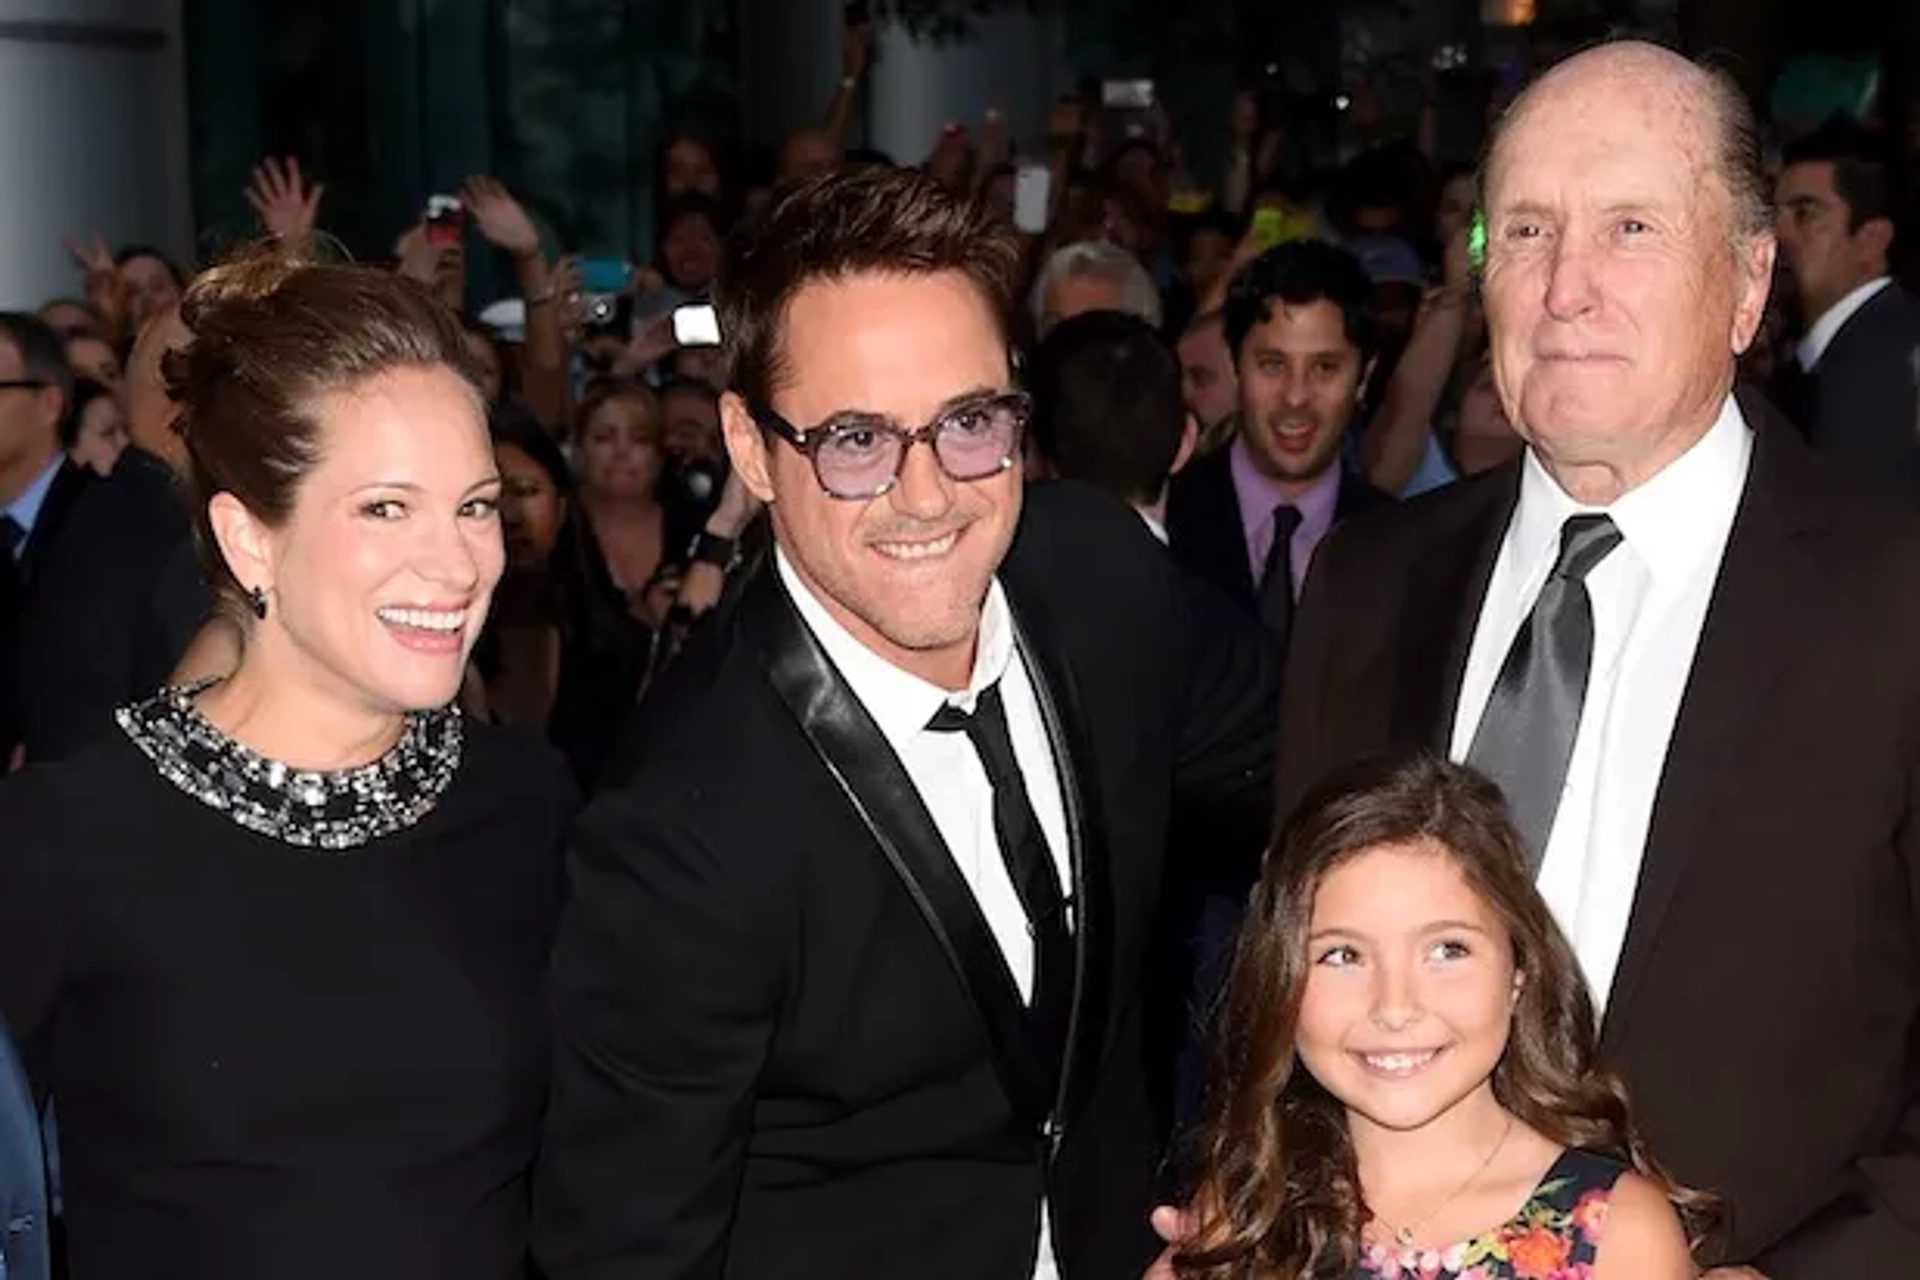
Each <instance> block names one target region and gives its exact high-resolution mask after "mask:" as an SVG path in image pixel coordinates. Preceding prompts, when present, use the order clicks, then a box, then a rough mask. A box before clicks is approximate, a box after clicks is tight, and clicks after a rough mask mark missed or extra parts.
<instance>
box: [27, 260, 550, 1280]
mask: <svg viewBox="0 0 1920 1280" xmlns="http://www.w3.org/2000/svg"><path fill="white" fill-rule="evenodd" d="M182 315H183V319H184V321H185V327H186V330H187V331H188V337H189V341H188V343H187V344H186V345H185V346H184V347H182V348H179V349H176V350H173V351H171V352H169V353H168V354H167V355H166V356H165V357H164V363H163V366H162V367H163V368H164V370H165V374H166V381H167V389H168V391H169V393H170V394H171V396H172V397H173V399H174V400H175V401H176V402H177V404H178V405H179V418H178V421H177V423H176V424H175V425H176V429H177V430H178V432H179V434H180V437H181V439H182V440H183V441H184V443H185V449H186V452H187V463H188V469H189V471H190V475H191V479H192V487H193V490H194V505H195V518H196V524H197V531H198V533H199V541H200V546H201V550H202V555H203V557H204V560H205V569H206V572H207V574H208V576H209V578H210V579H211V580H212V581H213V582H214V583H215V584H216V587H217V590H218V593H219V596H220V598H221V601H222V604H223V606H224V607H225V609H226V611H227V612H228V613H229V614H230V615H231V616H232V617H233V618H234V619H235V620H236V624H237V626H238V627H239V628H240V630H241V632H242V633H243V635H244V641H243V643H241V644H239V645H238V646H237V665H236V666H234V667H233V668H232V670H231V672H230V674H226V675H224V676H223V677H219V678H211V679H203V680H201V681H198V682H196V683H194V684H191V685H187V686H183V687H170V688H166V689H163V690H161V691H160V692H159V693H158V694H156V695H154V696H153V697H151V698H149V699H147V700H146V701H143V702H140V703H137V704H135V705H133V706H129V707H127V708H125V709H124V710H122V711H121V713H120V714H119V717H118V721H119V725H118V730H117V731H114V732H110V733H109V734H108V735H107V736H106V737H105V738H103V739H102V740H101V741H99V742H98V743H97V744H95V745H94V746H92V747H90V748H88V749H87V750H86V751H84V752H83V753H82V754H79V755H76V756H74V757H72V758H70V759H68V760H66V761H64V762H62V763H60V764H57V765H53V766H49V767H45V768H39V769H34V768H29V769H28V770H27V771H26V772H24V773H21V774H18V775H16V776H15V777H14V778H12V779H9V780H8V781H7V782H6V783H5V784H4V785H0V831H4V832H5V833H6V836H5V840H4V842H3V843H0V1018H3V1019H4V1021H5V1022H6V1023H7V1025H8V1026H9V1027H10V1028H11V1029H12V1030H13V1031H14V1033H15V1034H16V1036H17V1037H18V1040H19V1042H20V1045H21V1047H22V1050H23V1055H24V1057H25V1060H26V1063H27V1066H28V1070H29V1073H30V1075H31V1076H32V1078H33V1080H34V1082H35V1084H36V1086H37V1088H38V1090H39V1091H40V1092H41V1093H43V1094H51V1096H52V1098H53V1100H54V1102H55V1105H56V1106H57V1108H58V1111H59V1116H60V1145H61V1154H62V1158H63V1178H64V1181H63V1193H64V1198H65V1206H66V1210H65V1217H66V1223H67V1240H68V1246H69V1251H70V1262H71V1275H72V1277H73V1280H121V1278H122V1277H128V1276H140V1277H145V1278H147V1280H176V1278H177V1280H263V1278H264V1277H269V1276H270V1277H273V1278H274V1280H337V1278H338V1277H342V1276H353V1277H355V1278H356V1280H520V1277H522V1276H523V1274H524V1265H525V1264H524V1258H525V1253H526V1231H527V1214H528V1192H527V1170H528V1166H529V1163H530V1162H531V1159H532V1156H533V1151H534V1146H535V1143H536V1139H537V1135H538V1126H539V1121H540V1116H541V1113H542V1111H543V1109H544V1106H545V1101H546V1083H547V1074H548V1052H549V1050H548V1021H547V1016H546V995H545V977H546V967H547V953H548V949H549V946H550V943H551V939H552V934H553V929H554V924H555V919H556V916H557V913H558V908H559V895H560V891H561V884H562V870H561V860H560V841H561V833H562V828H563V826H564V824H565V822H566V820H567V817H568V815H569V813H570V810H571V808H572V806H573V800H574V794H575V789H574V787H573V786H572V784H571V782H570V781H569V779H568V778H567V776H566V770H565V766H564V765H563V764H562V762H561V761H560V759H559V758H558V757H557V756H556V755H555V754H554V753H553V752H551V751H549V750H547V749H546V748H545V747H543V746H541V745H539V744H538V743H537V742H534V741H532V740H530V739H527V738H525V737H523V736H521V735H514V734H507V733H504V732H501V731H498V730H495V729H493V728H492V727H490V726H487V725H483V724H475V723H470V722H469V721H468V720H466V719H465V718H464V717H463V716H462V715H461V714H460V713H459V711H458V710H457V709H456V708H455V707H453V706H452V705H451V704H452V702H453V699H454V696H455V694H456V693H457V691H458V690H459V688H460V685H461V679H462V674H463V672H464V670H465V668H466V662H467V656H468V654H469V652H470V650H471V648H472V646H473V644H474V642H475V640H476V639H477V638H478V636H479V634H480V630H481V627H482V625H483V624H484V622H485V619H486V616H487V608H488V604H489V602H490V600H491V597H492V594H493V589H494V585H495V583H496V582H497V581H498V579H499V577H500V573H501V568H502V559H503V553H502V549H501V536H500V525H499V515H498V509H497V508H498V502H499V494H500V477H499V473H498V470H497V469H496V467H495V464H494V457H493V451H492V449H491V448H490V447H489V444H488V439H487V432H486V420H485V417H484V415H483V413H482V411H481V406H480V400H479V396H478V394H477V392H476V391H475V389H474V387H473V384H472V383H471V382H470V381H469V380H468V379H467V378H466V377H465V376H464V374H463V373H462V372H461V369H462V361H463V356H464V352H463V345H462V337H461V333H460V327H459V322H458V321H457V320H456V319H455V318H454V316H453V315H452V313H451V312H449V311H447V310H446V309H444V308H443V307H441V306H440V305H439V304H438V303H437V302H436V301H434V299H433V298H432V297H431V296H430V295H429V294H428V293H427V292H426V291H425V290H424V289H423V288H421V287H420V286H418V285H416V284H414V283H412V282H410V281H407V280H404V279H402V278H400V277H397V276H396V275H394V274H393V273H391V272H387V271H381V270H376V269H372V268H366V267H349V266H316V265H310V264H308V263H307V262H305V261H303V260H302V259H301V258H300V257H299V256H297V254H296V253H295V252H293V251H291V250H285V249H272V248H269V249H264V250H258V251H255V252H253V253H251V254H249V255H247V256H245V257H243V258H241V259H239V260H237V261H236V262H234V263H232V264H230V265H228V266H225V267H222V268H218V269H216V270H213V271H210V272H208V273H206V274H205V275H203V276H201V277H200V278H199V279H198V280H197V281H196V282H195V283H194V284H193V286H192V287H191V288H190V290H189V291H188V293H187V296H186V299H185V303H184V306H183V311H182ZM103 797H106V798H107V802H106V803H102V798H103Z"/></svg>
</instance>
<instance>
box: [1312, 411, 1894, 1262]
mask: <svg viewBox="0 0 1920 1280" xmlns="http://www.w3.org/2000/svg"><path fill="white" fill-rule="evenodd" d="M1742 408H1743V410H1744V412H1745V414H1746V417H1747V421H1748V422H1749V423H1752V424H1753V425H1754V427H1755V433H1756V439H1755V445H1754V453H1753V457H1752V462H1751V466H1750V470H1749V473H1748V477H1747V481H1746V485H1745V488H1744V490H1743V492H1742V494H1741V498H1740V505H1739V508H1738V512H1737V515H1736V516H1735V519H1734V523H1733V528H1732V533H1731V536H1730V538H1729V540H1728V543H1727V546H1726V551H1725V555H1724V558H1723V560H1722V562H1721V566H1720V572H1719V577H1718V579H1717V582H1716V585H1715V587H1714V590H1713V595H1712V598H1711V605H1710V607H1709V611H1708V613H1707V618H1706V623H1705V626H1704V629H1703V630H1702V633H1701V636H1700V643H1699V648H1698V650H1697V652H1696V654H1695V657H1694V660H1693V665H1692V670H1691V675H1690V676H1689V678H1688V681H1687V685H1686V692H1685V695H1684V698H1683V701H1682V703H1681V705H1680V710H1679V717H1678V720H1677V721H1676V723H1675V725H1674V728H1673V733H1672V737H1671V739H1670V745H1669V748H1668V752H1667V756H1666V763H1665V769H1664V772H1663V773H1662V775H1661V778H1660V784H1659V792H1658V798H1657V800H1656V803H1655V806H1654V809H1653V814H1652V822H1651V826H1650V828H1649V830H1648V835H1647V842H1646V847H1645V857H1644V861H1643V862H1642V864H1641V868H1640V876H1639V882H1638V889H1637V893H1636V896H1635V898H1634V903H1633V909H1632V915H1631V917H1630V921H1629V925H1628V930H1627V935H1626V940H1625V944H1624V949H1623V951H1622V952H1621V956H1620V964H1619V970H1618V972H1617V974H1616V977H1615V981H1614V985H1613V989H1612V993H1611V997H1610V999H1609V1000H1608V1002H1607V1013H1606V1017H1605V1021H1604V1025H1603V1028H1602V1049H1603V1052H1604V1053H1605V1054H1606V1055H1607V1056H1608V1057H1609V1058H1610V1059H1611V1060H1612V1061H1613V1062H1614V1063H1615V1064H1616V1065H1617V1066H1619V1067H1620V1068H1621V1069H1622V1070H1623V1072H1624V1073H1625V1076H1626V1079H1627V1082H1628V1085H1629V1087H1630V1089H1631V1091H1632V1094H1633V1100H1634V1103H1635V1106H1636V1114H1637V1116H1638V1118H1639V1119H1640V1121H1641V1122H1642V1124H1643V1126H1644V1128H1645V1131H1646V1135H1647V1137H1648V1140H1649V1142H1650V1144H1651V1149H1652V1150H1653V1152H1654V1153H1655V1154H1656V1155H1657V1156H1658V1158H1659V1159H1660V1160H1661V1161H1662V1162H1664V1163H1665V1164H1666V1165H1667V1167H1668V1168H1669V1169H1671V1170H1672V1171H1673V1172H1674V1173H1675V1174H1676V1175H1677V1176H1678V1177H1679V1178H1681V1179H1682V1180H1684V1181H1686V1182H1687V1183H1689V1184H1691V1185H1693V1186H1696V1187H1703V1188H1706V1189H1709V1190H1712V1191H1715V1192H1718V1193H1721V1194H1723V1195H1724V1196H1726V1197H1727V1199H1728V1201H1729V1204H1730V1207H1731V1218H1730V1224H1729V1225H1730V1230H1731V1236H1730V1240H1731V1243H1730V1248H1729V1250H1728V1252H1727V1256H1728V1257H1731V1258H1733V1259H1736V1260H1739V1261H1751V1262H1752V1263H1753V1265H1756V1266H1758V1267H1759V1268H1760V1270H1761V1271H1762V1272H1763V1273H1764V1274H1766V1275H1767V1276H1768V1277H1769V1278H1770V1280H1803V1278H1804V1280H1828V1278H1829V1277H1841V1276H1865V1275H1905V1274H1908V1273H1910V1272H1911V1271H1912V1270H1913V1268H1914V1266H1915V1262H1916V1259H1920V1059H1916V1056H1915V1055H1916V1052H1920V820H1917V819H1916V814H1915V809H1914V806H1915V803H1916V797H1920V739H1917V738H1916V732H1917V730H1920V591H1916V590H1915V587H1914V584H1915V581H1916V574H1917V573H1920V517H1916V516H1915V515H1914V514H1911V513H1909V512H1908V510H1907V509H1906V506H1905V504H1904V503H1900V502H1898V501H1897V500H1895V499H1892V498H1888V497H1885V496H1883V495H1880V494H1877V493H1876V492H1875V491H1873V490H1872V489H1871V488H1870V487H1869V486H1868V485H1867V484H1865V483H1864V482H1862V481H1860V480H1859V479H1857V478H1855V477H1851V476H1848V475H1845V474H1843V473H1842V472H1841V471H1840V470H1839V469H1838V468H1836V467H1834V466H1832V465H1831V464H1829V463H1827V462H1825V461H1824V460H1821V459H1818V458H1815V457H1813V456H1812V455H1811V454H1809V452H1808V451H1807V447H1806V446H1805V444H1803V443H1802V442H1801V440H1800V438H1799V436H1798V435H1797V433H1796V432H1795V431H1794V430H1793V429H1792V428H1791V426H1789V425H1788V424H1787V423H1785V422H1784V421H1782V420H1781V419H1779V418H1778V417H1777V416H1776V415H1773V414H1771V413H1769V412H1767V411H1766V410H1765V409H1764V407H1763V406H1761V405H1760V404H1759V403H1758V402H1757V401H1754V400H1750V399H1749V400H1743V402H1742ZM1517 492H1518V466H1517V465H1509V466H1506V467H1502V468H1500V469H1498V470H1496V471H1493V472H1489V473H1487V474H1485V475H1483V476H1480V477H1476V478H1474V479H1472V480H1469V481H1465V482H1463V483H1461V484H1458V485H1455V486H1453V487H1452V488H1450V489H1448V490H1444V491H1442V492H1440V493H1437V494H1433V495H1430V496H1428V497H1426V498H1423V499H1420V500H1418V501H1416V502H1413V503H1410V504H1408V505H1406V506H1404V507H1402V508H1400V509H1399V510H1397V511H1394V512H1390V513H1387V514H1384V515H1381V516H1379V517H1376V518H1374V519H1371V520H1367V521H1363V522H1360V523H1358V524H1355V525H1352V526H1350V527H1349V528H1347V529H1345V530H1342V531H1340V532H1338V533H1336V534H1335V536H1333V537H1332V538H1330V539H1329V540H1328V542H1327V544H1326V545H1325V546H1324V547H1323V548H1322V549H1321V555H1320V558H1319V560H1318V561H1317V563H1316V565H1315V568H1314V572H1313V576H1312V577H1311V578H1310V579H1309V581H1308V584H1307V592H1306V598H1305V599H1304V601H1303V602H1302V607H1301V612H1300V615H1299V618H1298V626H1297V627H1296V629H1295V632H1294V642H1293V647H1292V649H1291V651H1290V654H1289V659H1288V671H1287V679H1286V694H1285V699H1284V706H1283V711H1282V717H1281V730H1280V732H1281V738H1280V742H1281V752H1280V755H1281V765H1280V800H1279V808H1280V813H1281V814H1282V815H1283V816H1284V815H1286V814H1287V813H1290V812H1291V811H1292V809H1293V807H1294V805H1295V804H1296V803H1297V801H1298V800H1299V799H1300V797H1301V795H1302V793H1303V791H1304V790H1305V789H1306V788H1307V787H1308V786H1309V785H1311V784H1312V783H1313V782H1314V780H1316V779H1317V778H1319V777H1320V776H1322V775H1323V774H1325V773H1326V772H1327V771H1328V770H1330V769H1332V768H1335V767H1337V766H1339V765H1340V764H1342V763H1344V762H1347V761H1350V760H1353V759H1355V758H1357V757H1359V756H1362V755H1365V754H1368V753H1371V752H1374V751H1378V750H1383V749H1387V748H1395V747H1397V748H1415V747H1424V748H1430V749H1437V750H1440V751H1446V750H1447V748H1448V743H1449V737H1450V733H1451V730H1452V726H1453V720H1454V711H1455V704H1456V701H1457V699H1458V696H1459V691H1460V684H1461V679H1462V673H1463V671H1464V668H1465V665H1466V661H1467V655H1468V651H1469V649H1470V647H1471V645H1472V642H1473V636H1474V629H1475V625H1476V622H1477V619H1478V617H1479V613H1480V608H1481V602H1482V599H1483V597H1484V595H1485V593H1486V590H1487V587H1488V582H1489V578H1490V575H1491V574H1492V571H1493V566H1494V563H1495V560H1496V557H1497V555H1498V552H1499V548H1500V544H1501V540H1502V537H1503V534H1504V532H1505V529H1506V525H1507V522H1508V519H1509V518H1510V516H1511V515H1512V512H1513V509H1514V504H1515V500H1516V495H1517Z"/></svg>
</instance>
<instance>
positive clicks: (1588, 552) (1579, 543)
mask: <svg viewBox="0 0 1920 1280" xmlns="http://www.w3.org/2000/svg"><path fill="white" fill-rule="evenodd" d="M1619 545H1620V529H1619V527H1618V526H1617V525H1615V524H1614V523H1613V517H1612V516H1605V515H1582V516H1569V517H1567V522H1566V523H1565V524H1563V525H1561V526H1560V558H1559V559H1558V560H1555V561H1554V562H1553V576H1554V577H1556V578H1568V579H1571V580H1572V581H1574V582H1584V581H1585V580H1586V577H1587V575H1588V574H1589V573H1592V572H1593V571H1594V569H1596V568H1598V567H1599V564H1600V562H1601V561H1602V560H1605V559H1606V558H1607V557H1608V556H1609V555H1611V554H1613V549H1614V548H1615V547H1617V546H1619Z"/></svg>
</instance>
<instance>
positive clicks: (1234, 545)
mask: <svg viewBox="0 0 1920 1280" xmlns="http://www.w3.org/2000/svg"><path fill="white" fill-rule="evenodd" d="M1232 454H1233V450H1232V448H1231V447H1229V448H1225V449H1220V450H1218V451H1216V452H1214V453H1211V454H1209V455H1207V456H1206V457H1204V458H1200V459H1198V460H1197V461H1195V462H1193V463H1192V464H1190V465H1189V466H1188V467H1187V468H1186V469H1185V470H1184V471H1182V472H1181V473H1180V474H1179V475H1177V476H1175V477H1174V478H1173V483H1172V484H1171V485H1170V486H1169V487H1168V490H1167V541H1168V545H1169V546H1171V547H1172V548H1173V555H1174V558H1175V559H1176V560H1178V561H1179V562H1180V563H1181V564H1182V565H1185V566H1186V567H1187V569H1188V570H1190V571H1191V572H1193V573H1195V574H1197V575H1198V576H1200V577H1201V578H1203V579H1205V580H1206V581H1208V582H1211V583H1212V584H1213V585H1214V586H1216V587H1218V588H1219V589H1220V590H1221V591H1223V592H1225V593H1226V594H1227V595H1228V596H1230V597H1231V598H1232V599H1234V600H1235V601H1237V602H1239V603H1240V604H1241V605H1243V606H1244V607H1245V608H1246V610H1247V612H1248V613H1256V612H1258V609H1259V583H1257V582H1255V581H1254V577H1253V564H1252V562H1251V561H1250V560H1249V559H1248V557H1247V535H1246V525H1245V521H1244V517H1243V515H1242V513H1241V511H1240V498H1239V494H1238V493H1237V492H1236V491H1235V489H1234V486H1233V462H1232ZM1335 465H1338V464H1337V463H1336V464H1335ZM1393 501H1394V499H1393V498H1392V497H1390V496H1389V495H1387V494H1385V493H1383V492H1381V491H1380V490H1378V489H1376V488H1374V487H1373V486H1372V485H1370V484H1368V483H1367V482H1366V481H1365V480H1362V479H1360V478H1359V477H1358V476H1355V475H1353V474H1352V473H1350V472H1347V471H1345V470H1342V471H1341V473H1340V494H1339V498H1338V500H1337V501H1336V503H1335V505H1334V512H1333V523H1334V525H1335V526H1336V527H1338V526H1339V525H1340V523H1341V522H1342V521H1345V520H1350V519H1352V518H1353V517H1354V516H1357V515H1360V514H1362V513H1363V512H1367V511H1371V510H1373V509H1375V508H1376V507H1382V506H1390V505H1392V503H1393Z"/></svg>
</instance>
